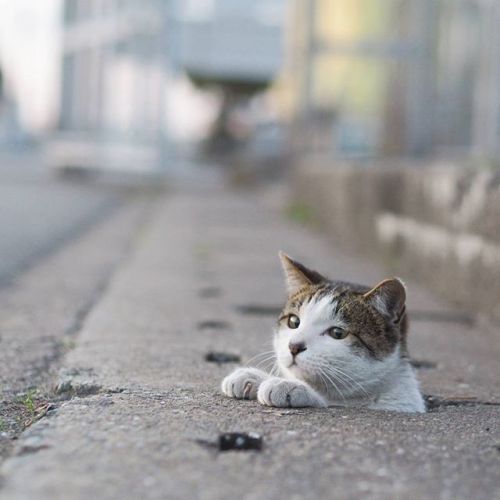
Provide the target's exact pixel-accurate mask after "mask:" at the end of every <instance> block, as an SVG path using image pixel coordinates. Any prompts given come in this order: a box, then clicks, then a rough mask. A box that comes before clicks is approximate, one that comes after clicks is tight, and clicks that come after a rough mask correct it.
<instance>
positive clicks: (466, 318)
mask: <svg viewBox="0 0 500 500" xmlns="http://www.w3.org/2000/svg"><path fill="white" fill-rule="evenodd" d="M408 314H409V316H410V319H411V320H413V321H431V322H434V323H461V324H463V325H473V324H474V317H473V316H472V315H471V314H467V313H457V312H444V311H410V312H409V313H408Z"/></svg>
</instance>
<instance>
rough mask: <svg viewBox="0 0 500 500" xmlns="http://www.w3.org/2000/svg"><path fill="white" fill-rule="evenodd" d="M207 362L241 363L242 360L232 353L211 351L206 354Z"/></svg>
mask: <svg viewBox="0 0 500 500" xmlns="http://www.w3.org/2000/svg"><path fill="white" fill-rule="evenodd" d="M205 361H208V362H209V363H219V364H221V363H239V362H240V361H241V358H240V357H239V356H238V355H237V354H231V353H230V352H218V351H210V352H207V354H205Z"/></svg>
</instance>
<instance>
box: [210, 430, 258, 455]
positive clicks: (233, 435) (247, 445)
mask: <svg viewBox="0 0 500 500" xmlns="http://www.w3.org/2000/svg"><path fill="white" fill-rule="evenodd" d="M219 450H220V451H231V450H259V451H260V450H262V436H261V435H260V434H256V433H255V432H249V433H246V432H225V433H224V434H221V435H220V436H219Z"/></svg>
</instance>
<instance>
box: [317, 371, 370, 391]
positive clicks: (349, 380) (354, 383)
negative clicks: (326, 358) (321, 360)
mask: <svg viewBox="0 0 500 500" xmlns="http://www.w3.org/2000/svg"><path fill="white" fill-rule="evenodd" d="M325 368H326V369H327V370H328V371H329V373H330V374H333V372H335V374H336V375H337V379H339V381H340V380H343V381H344V384H349V385H350V387H351V388H353V389H356V388H357V389H359V390H360V391H361V392H362V393H363V394H365V395H366V396H369V393H368V391H367V390H366V389H365V387H364V386H363V385H362V384H361V383H360V382H359V381H358V380H356V379H355V378H353V377H352V376H351V375H349V374H348V373H346V372H345V371H343V370H342V369H340V368H339V367H337V366H328V367H325Z"/></svg>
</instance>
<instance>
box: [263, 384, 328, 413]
mask: <svg viewBox="0 0 500 500" xmlns="http://www.w3.org/2000/svg"><path fill="white" fill-rule="evenodd" d="M257 400H258V401H259V403H260V404H263V405H266V406H278V407H280V408H300V407H304V406H314V407H318V408H323V407H325V406H327V404H326V401H325V400H324V399H323V398H322V397H321V396H320V395H319V394H318V393H317V392H316V391H314V390H313V389H311V388H310V387H309V386H308V385H306V384H305V383H303V382H299V381H295V380H286V379H283V378H277V377H271V378H268V379H267V380H265V381H264V382H263V383H262V384H261V385H260V387H259V390H258V391H257Z"/></svg>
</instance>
